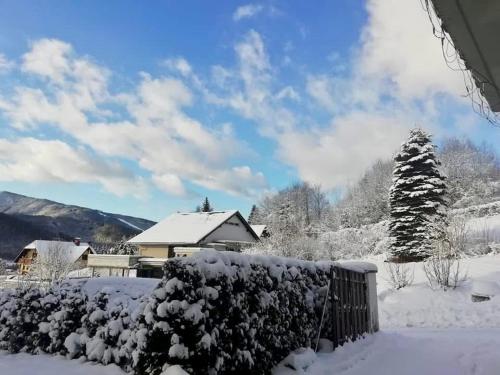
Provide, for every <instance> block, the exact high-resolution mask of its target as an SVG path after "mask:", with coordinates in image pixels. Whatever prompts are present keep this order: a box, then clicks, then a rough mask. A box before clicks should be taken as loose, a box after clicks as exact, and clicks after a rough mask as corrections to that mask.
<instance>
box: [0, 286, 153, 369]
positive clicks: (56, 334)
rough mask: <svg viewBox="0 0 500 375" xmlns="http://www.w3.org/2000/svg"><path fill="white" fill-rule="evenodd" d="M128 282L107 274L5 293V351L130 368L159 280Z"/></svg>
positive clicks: (0, 319) (1, 338)
mask: <svg viewBox="0 0 500 375" xmlns="http://www.w3.org/2000/svg"><path fill="white" fill-rule="evenodd" d="M122 280H123V281H117V280H114V279H113V278H109V279H107V278H103V279H99V280H89V281H85V282H82V281H71V282H65V283H62V284H57V285H54V286H52V287H51V288H50V289H48V290H44V289H38V288H36V287H28V288H19V289H17V290H9V291H3V292H2V293H1V294H0V349H3V350H8V351H10V352H12V353H17V352H19V351H27V352H30V353H39V352H46V353H53V354H56V353H58V354H63V355H67V356H68V357H70V358H76V357H84V358H86V359H87V360H90V361H96V362H99V363H103V364H109V363H116V364H118V365H120V366H122V367H124V368H126V369H130V364H131V361H130V358H131V353H132V351H133V349H134V348H135V341H134V340H132V339H131V338H132V337H133V331H134V330H135V323H136V318H137V317H139V316H140V315H141V312H142V310H143V309H144V306H145V301H146V300H147V299H148V297H149V294H150V293H151V291H152V289H153V287H154V286H156V285H157V284H158V282H159V281H158V280H147V281H143V280H138V281H137V282H136V280H134V279H122ZM86 283H89V284H90V285H88V286H87V285H86ZM134 284H138V285H136V286H138V287H134ZM148 288H149V289H148ZM125 289H127V292H125ZM98 290H100V291H98ZM89 291H90V293H89Z"/></svg>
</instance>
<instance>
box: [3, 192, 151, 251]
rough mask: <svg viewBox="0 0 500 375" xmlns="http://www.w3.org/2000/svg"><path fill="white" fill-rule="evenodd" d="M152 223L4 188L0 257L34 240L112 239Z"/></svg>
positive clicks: (134, 232) (130, 234)
mask: <svg viewBox="0 0 500 375" xmlns="http://www.w3.org/2000/svg"><path fill="white" fill-rule="evenodd" d="M153 224H155V222H153V221H150V220H146V219H141V218H137V217H132V216H126V215H119V214H112V213H108V212H102V211H99V210H95V209H90V208H85V207H79V206H73V205H66V204H62V203H58V202H54V201H50V200H47V199H38V198H32V197H27V196H24V195H20V194H15V193H11V192H7V191H4V192H0V258H6V259H12V258H13V257H14V256H15V255H17V253H19V251H20V250H21V248H22V247H23V246H25V245H26V244H28V243H29V242H31V241H33V240H36V239H56V238H61V239H72V238H74V237H81V238H82V239H83V240H86V241H97V240H102V239H103V238H109V239H110V240H112V239H119V238H121V237H123V236H126V237H129V236H132V235H134V234H137V233H140V232H141V231H142V230H145V229H148V228H149V227H151V226H152V225H153Z"/></svg>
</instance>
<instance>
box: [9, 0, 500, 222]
mask: <svg viewBox="0 0 500 375" xmlns="http://www.w3.org/2000/svg"><path fill="white" fill-rule="evenodd" d="M464 93H465V86H464V83H463V78H462V74H461V73H460V72H455V71H453V70H451V69H450V68H449V67H447V66H446V63H445V61H444V59H443V56H442V51H441V45H440V41H439V40H438V39H436V38H435V37H434V36H433V34H432V27H431V24H430V22H429V19H428V17H427V13H426V12H425V11H424V10H423V9H422V7H421V3H420V1H419V0H366V1H361V0H325V1H322V0H318V1H315V2H309V1H294V2H289V1H279V0H276V1H263V2H254V3H248V2H237V1H212V2H209V1H191V0H184V1H148V2H147V3H145V2H140V1H127V0H120V1H118V0H109V1H85V2H69V1H61V2H54V1H43V0H40V1H37V2H35V3H33V2H29V1H25V0H20V1H0V190H8V191H13V192H16V193H20V194H25V195H29V196H34V197H40V198H47V199H52V200H56V201H59V202H63V203H69V204H76V205H81V206H86V207H90V208H96V209H100V210H102V211H107V212H114V213H122V214H128V215H133V216H139V217H144V218H148V219H153V220H159V219H161V218H163V217H165V216H167V215H168V214H170V213H172V212H175V211H185V210H193V209H194V208H195V207H196V206H197V205H198V204H200V203H201V201H202V200H203V199H204V197H205V196H207V197H208V198H209V199H210V201H211V202H212V205H213V206H214V207H215V208H216V209H221V210H222V209H238V210H240V211H241V212H243V213H244V214H246V213H248V211H249V209H250V207H251V205H252V204H254V203H255V202H257V201H258V200H259V199H260V198H261V197H263V196H264V195H266V194H272V193H273V192H275V191H277V190H279V189H281V188H283V187H285V186H287V185H289V184H290V183H294V182H297V181H301V180H302V181H308V182H310V183H312V184H321V186H322V187H323V188H324V189H325V190H326V191H338V190H339V189H342V188H344V187H346V186H348V185H349V184H353V183H355V182H356V180H357V179H358V178H359V177H360V176H361V175H362V173H363V172H364V171H365V170H366V169H367V168H368V167H369V166H370V165H371V164H372V163H373V162H374V161H375V160H377V159H386V158H390V157H391V156H392V155H393V154H394V153H395V151H396V150H397V149H398V148H399V146H400V144H401V143H402V142H403V141H404V140H405V138H406V137H407V135H408V132H409V129H411V128H413V127H415V126H419V127H422V128H424V129H426V130H427V131H429V132H430V133H432V134H433V136H434V140H435V142H436V143H437V144H438V145H439V143H440V142H442V140H443V139H445V138H446V137H450V136H457V137H463V136H468V137H471V138H472V139H473V140H474V141H475V142H489V143H491V144H492V145H493V146H494V147H499V146H498V144H499V142H498V140H500V129H499V128H495V127H493V126H492V125H490V124H489V123H488V122H487V121H486V120H484V119H483V118H481V117H480V116H479V115H478V114H476V113H475V112H474V111H473V110H472V108H471V103H470V101H469V100H468V99H467V98H465V97H464ZM497 150H498V148H497Z"/></svg>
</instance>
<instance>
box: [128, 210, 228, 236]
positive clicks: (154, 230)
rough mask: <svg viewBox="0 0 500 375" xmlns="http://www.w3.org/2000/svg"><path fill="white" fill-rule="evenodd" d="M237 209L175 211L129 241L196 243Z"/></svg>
mask: <svg viewBox="0 0 500 375" xmlns="http://www.w3.org/2000/svg"><path fill="white" fill-rule="evenodd" d="M236 212H237V211H214V212H188V213H175V214H173V215H170V216H169V217H167V218H166V219H164V220H162V221H160V222H159V223H157V224H155V225H153V226H152V227H151V228H149V229H147V230H145V231H144V232H142V233H141V234H139V235H137V236H136V237H134V238H132V239H131V240H129V241H128V242H130V243H172V244H197V243H198V242H200V241H201V240H202V239H203V238H204V237H206V236H207V235H208V234H209V233H211V232H212V231H213V230H215V229H216V228H217V227H218V226H220V225H221V224H223V223H224V222H225V221H227V220H228V219H229V218H231V217H232V216H233V215H234V214H236Z"/></svg>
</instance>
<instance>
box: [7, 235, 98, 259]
mask: <svg viewBox="0 0 500 375" xmlns="http://www.w3.org/2000/svg"><path fill="white" fill-rule="evenodd" d="M31 249H35V250H36V252H37V254H40V255H43V254H44V253H48V252H49V250H50V249H64V250H65V251H67V252H68V254H69V259H70V261H71V262H76V261H77V260H78V259H79V258H80V257H81V256H82V255H83V253H84V252H85V251H86V250H87V249H90V251H91V252H92V253H93V254H95V251H94V249H93V248H92V246H90V244H88V243H87V242H80V244H79V245H77V244H76V243H74V242H73V241H46V240H36V241H33V242H31V243H30V244H29V245H26V246H25V247H24V249H23V251H21V253H20V254H19V255H18V256H17V258H16V261H17V260H18V259H19V258H20V257H21V255H22V253H23V252H24V250H31Z"/></svg>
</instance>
